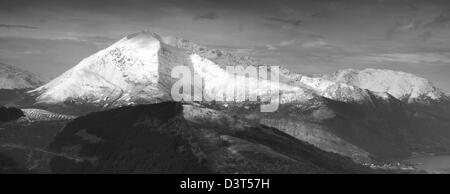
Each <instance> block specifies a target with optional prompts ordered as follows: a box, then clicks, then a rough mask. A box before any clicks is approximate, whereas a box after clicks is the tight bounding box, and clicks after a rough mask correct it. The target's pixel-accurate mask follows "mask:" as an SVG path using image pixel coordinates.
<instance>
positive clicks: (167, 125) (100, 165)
mask: <svg viewBox="0 0 450 194" xmlns="http://www.w3.org/2000/svg"><path fill="white" fill-rule="evenodd" d="M50 148H51V149H53V150H54V151H56V152H62V153H63V156H58V157H54V158H53V159H52V160H51V162H50V165H51V167H52V170H53V171H54V172H57V173H370V172H375V171H372V170H370V169H368V168H366V167H363V166H359V165H357V164H356V163H354V162H353V161H352V160H350V159H349V158H344V157H341V156H339V155H337V154H332V153H327V152H324V151H321V150H320V149H317V148H315V147H314V146H311V145H309V144H306V143H303V142H301V141H298V140H296V139H295V138H292V137H290V136H288V135H286V134H284V133H281V132H279V131H278V130H276V129H274V128H269V127H264V126H260V125H251V124H249V123H246V122H244V121H242V120H240V119H237V118H233V117H231V116H229V115H226V114H223V113H221V112H220V111H216V110H212V109H207V108H204V107H202V106H198V105H181V104H180V103H175V102H164V103H159V104H153V105H140V106H135V107H122V108H117V109H112V110H108V111H104V112H97V113H92V114H89V115H86V116H82V117H79V118H77V119H75V120H74V121H73V122H71V123H69V124H68V125H67V126H66V127H65V128H64V130H62V131H61V132H60V133H59V134H58V135H57V136H56V138H55V141H54V142H53V143H52V144H51V146H50Z"/></svg>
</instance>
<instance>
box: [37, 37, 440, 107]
mask: <svg viewBox="0 0 450 194" xmlns="http://www.w3.org/2000/svg"><path fill="white" fill-rule="evenodd" d="M249 65H252V66H261V65H263V64H262V63H260V62H259V61H258V60H256V59H253V58H250V57H242V56H238V55H233V54H232V53H229V52H224V51H220V50H217V49H208V48H206V47H202V46H199V45H197V44H194V43H191V42H189V41H187V40H184V39H181V38H172V37H161V36H159V35H157V34H155V33H152V32H148V31H144V32H141V33H136V34H132V35H129V36H127V37H125V38H123V39H121V40H119V41H118V42H116V43H114V44H113V45H111V46H110V47H108V48H106V49H104V50H101V51H99V52H97V53H95V54H93V55H91V56H89V57H87V58H85V59H84V60H82V61H81V62H80V63H79V64H78V65H76V66H75V67H73V68H72V69H70V70H68V71H67V72H65V73H64V74H62V75H61V76H59V77H57V78H56V79H54V80H52V81H51V82H49V83H48V84H46V85H44V86H41V87H39V88H37V89H35V90H33V91H31V93H35V94H37V95H38V97H37V101H38V103H46V104H58V103H63V102H66V101H75V102H80V103H94V104H100V105H101V106H104V107H109V106H121V105H126V104H134V103H155V102H160V101H167V100H172V98H171V96H170V92H171V86H172V84H173V83H175V81H177V79H174V78H172V77H171V76H170V75H171V70H172V69H173V68H174V67H175V66H187V67H188V68H189V69H191V70H192V72H193V73H195V74H196V76H198V77H200V78H203V79H204V83H205V84H204V87H203V86H202V88H200V86H199V85H195V84H196V83H194V88H196V89H203V90H204V91H203V92H204V94H205V96H204V99H209V100H210V99H217V97H218V95H221V94H223V93H232V91H233V89H234V88H235V87H236V86H242V85H247V79H246V78H245V77H243V76H237V77H236V79H232V78H233V77H234V76H232V75H231V74H230V73H228V72H227V71H226V70H225V67H226V66H243V67H246V66H249ZM280 72H281V75H280V83H273V82H271V81H267V80H256V78H249V79H250V83H254V84H255V85H256V84H257V85H259V87H258V88H259V89H258V88H256V87H254V85H253V87H254V88H253V89H251V90H250V91H249V92H250V94H249V95H250V96H251V97H252V96H253V97H254V96H256V95H259V96H273V94H272V93H267V92H268V91H267V88H271V87H274V86H275V87H276V85H279V89H280V92H281V103H289V102H295V101H302V102H304V101H308V100H311V99H313V98H315V97H317V96H323V97H326V98H330V99H333V100H337V101H343V102H360V103H363V102H365V101H367V100H368V99H369V98H370V96H371V95H375V96H377V97H379V98H380V99H384V100H388V99H389V98H391V97H392V96H394V97H395V98H398V99H401V100H404V101H407V102H414V101H416V100H417V99H419V100H420V99H422V98H426V99H430V100H439V99H440V98H442V97H444V96H445V94H444V93H443V92H442V91H440V90H439V89H436V88H435V87H434V86H433V85H432V84H431V83H430V82H428V81H427V80H425V79H423V78H420V77H417V76H414V75H412V74H408V73H403V72H396V71H391V70H375V69H366V70H361V71H359V70H353V69H348V70H342V71H338V72H336V73H334V74H331V75H323V76H305V75H302V74H297V73H293V72H290V71H289V70H287V69H283V68H281V69H280ZM251 87H252V86H251ZM194 90H195V89H194ZM194 100H199V98H198V97H194ZM226 100H229V99H226Z"/></svg>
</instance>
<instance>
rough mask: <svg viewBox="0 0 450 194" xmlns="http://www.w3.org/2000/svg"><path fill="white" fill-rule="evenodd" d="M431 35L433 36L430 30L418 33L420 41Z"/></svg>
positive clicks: (427, 38) (426, 39)
mask: <svg viewBox="0 0 450 194" xmlns="http://www.w3.org/2000/svg"><path fill="white" fill-rule="evenodd" d="M432 36H433V34H432V33H431V31H426V32H424V33H422V34H420V35H419V38H420V39H421V40H422V41H428V40H429V39H430V38H431V37H432Z"/></svg>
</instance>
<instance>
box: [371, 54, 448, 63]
mask: <svg viewBox="0 0 450 194" xmlns="http://www.w3.org/2000/svg"><path fill="white" fill-rule="evenodd" d="M449 54H450V53H449ZM449 54H439V53H393V54H372V55H370V56H368V57H364V59H366V60H368V61H372V62H402V63H413V64H423V63H449V64H450V55H449Z"/></svg>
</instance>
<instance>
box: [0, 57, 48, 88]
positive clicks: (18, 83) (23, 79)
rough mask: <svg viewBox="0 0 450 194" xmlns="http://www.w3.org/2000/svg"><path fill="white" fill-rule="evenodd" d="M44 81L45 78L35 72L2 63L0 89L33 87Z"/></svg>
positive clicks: (0, 64)
mask: <svg viewBox="0 0 450 194" xmlns="http://www.w3.org/2000/svg"><path fill="white" fill-rule="evenodd" d="M44 83H45V80H44V79H43V78H41V77H39V76H37V75H35V74H33V73H30V72H28V71H25V70H22V69H18V68H16V67H13V66H11V65H7V64H3V63H0V89H31V88H36V87H39V86H41V85H42V84H44Z"/></svg>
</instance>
